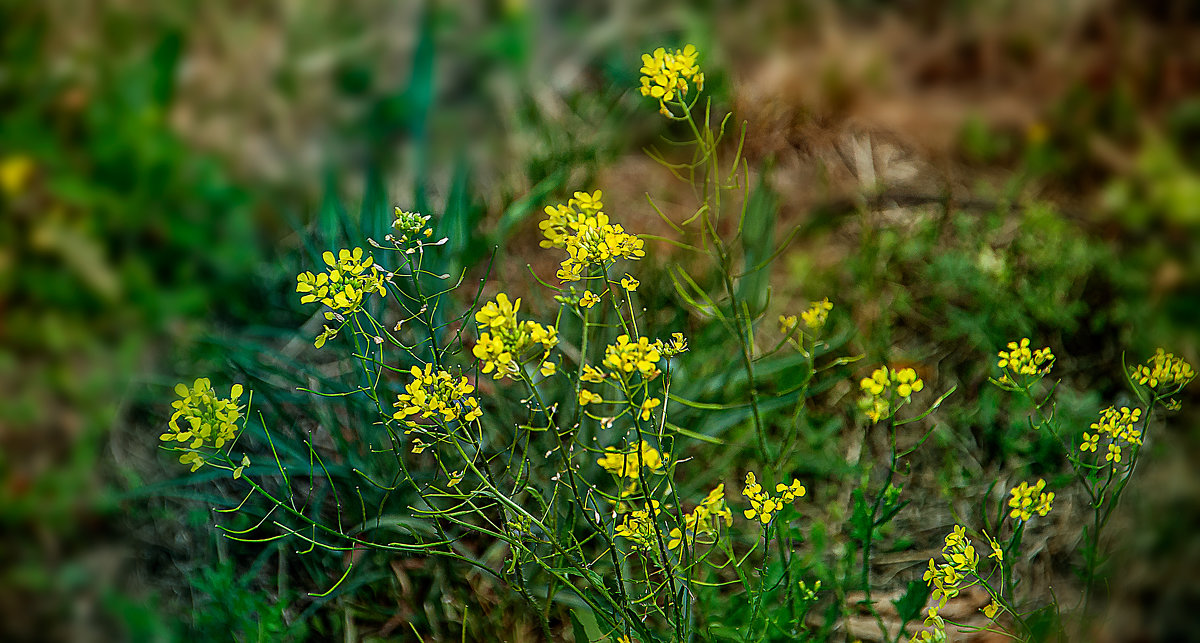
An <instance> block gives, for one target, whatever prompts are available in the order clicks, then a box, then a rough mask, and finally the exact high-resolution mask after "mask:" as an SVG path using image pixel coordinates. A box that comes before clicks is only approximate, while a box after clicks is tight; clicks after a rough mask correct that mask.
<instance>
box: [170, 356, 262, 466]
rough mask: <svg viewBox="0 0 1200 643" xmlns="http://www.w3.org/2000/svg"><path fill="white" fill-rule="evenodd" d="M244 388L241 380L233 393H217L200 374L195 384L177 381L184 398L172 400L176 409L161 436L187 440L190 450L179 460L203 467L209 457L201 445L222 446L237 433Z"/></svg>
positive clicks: (205, 447)
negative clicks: (224, 394) (202, 451)
mask: <svg viewBox="0 0 1200 643" xmlns="http://www.w3.org/2000/svg"><path fill="white" fill-rule="evenodd" d="M243 392H244V389H243V388H242V385H241V384H234V385H233V386H232V387H231V388H230V390H229V397H227V398H221V397H217V393H216V391H214V390H213V388H212V383H211V382H210V381H209V380H208V378H206V377H201V378H197V379H196V381H195V382H193V383H192V386H191V388H188V386H187V385H186V384H183V383H179V384H176V385H175V394H176V395H178V396H179V398H180V399H178V400H175V401H174V402H172V403H171V407H172V408H173V409H175V412H174V413H172V414H171V419H170V420H169V421H168V422H167V432H166V433H163V434H162V435H160V436H158V439H159V440H160V441H163V442H182V443H187V446H186V447H185V448H186V449H187V452H186V453H184V454H183V455H182V456H180V457H179V462H181V463H183V464H188V465H191V467H192V471H195V470H196V469H199V468H200V467H202V466H204V464H205V462H206V461H207V460H206V455H205V454H203V453H201V452H200V451H199V450H200V449H206V450H217V449H220V448H221V447H223V446H225V443H227V442H232V441H233V439H234V438H235V437H236V436H237V421H238V420H239V419H240V418H241V417H242V415H241V409H242V407H240V406H238V403H237V402H238V400H239V399H240V398H241V397H242V393H243ZM210 455H211V454H210ZM239 477H240V476H239Z"/></svg>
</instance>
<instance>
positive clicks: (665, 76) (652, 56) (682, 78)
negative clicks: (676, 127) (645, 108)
mask: <svg viewBox="0 0 1200 643" xmlns="http://www.w3.org/2000/svg"><path fill="white" fill-rule="evenodd" d="M696 53H697V52H696V48H695V47H694V46H692V45H687V46H685V47H684V48H683V49H673V50H667V49H665V48H663V47H659V48H658V49H655V50H654V51H653V52H652V53H649V54H642V68H641V73H642V77H641V88H640V90H641V92H642V95H643V96H649V97H651V98H654V99H655V100H657V101H658V105H659V111H661V112H663V113H664V114H670V113H671V112H670V110H669V108H668V107H667V103H668V102H671V101H672V100H675V99H676V97H677V96H678V97H679V99H680V100H682V99H683V98H684V97H686V96H687V93H688V83H692V84H694V85H695V86H696V91H703V89H704V73H703V72H701V71H700V67H699V66H697V65H696Z"/></svg>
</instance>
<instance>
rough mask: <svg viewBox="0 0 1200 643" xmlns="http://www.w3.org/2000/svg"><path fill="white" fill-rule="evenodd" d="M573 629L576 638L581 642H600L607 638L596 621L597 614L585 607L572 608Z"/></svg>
mask: <svg viewBox="0 0 1200 643" xmlns="http://www.w3.org/2000/svg"><path fill="white" fill-rule="evenodd" d="M571 629H572V630H573V631H574V632H575V640H576V641H577V642H579V643H582V642H583V641H587V642H588V643H600V642H602V641H605V640H607V638H606V637H605V636H604V634H603V633H602V632H601V631H600V624H599V623H597V622H596V615H595V614H592V613H591V612H589V611H587V610H583V609H573V610H571Z"/></svg>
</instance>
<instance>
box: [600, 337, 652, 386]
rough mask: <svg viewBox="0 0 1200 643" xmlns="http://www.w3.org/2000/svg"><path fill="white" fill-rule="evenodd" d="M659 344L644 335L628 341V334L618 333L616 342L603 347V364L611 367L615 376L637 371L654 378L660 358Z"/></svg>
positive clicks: (648, 377)
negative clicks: (633, 340) (651, 341)
mask: <svg viewBox="0 0 1200 643" xmlns="http://www.w3.org/2000/svg"><path fill="white" fill-rule="evenodd" d="M660 346H661V344H660V343H659V342H655V343H653V344H651V343H650V340H648V339H646V338H645V337H639V338H638V340H637V341H636V342H631V341H629V335H618V336H617V342H616V343H615V344H610V345H609V346H608V347H607V348H605V349H604V362H603V363H604V365H605V366H607V367H608V368H609V369H611V371H612V373H613V374H614V375H616V376H617V377H624V376H625V374H628V373H633V372H634V371H637V372H639V373H641V374H642V377H645V378H647V379H654V378H655V377H658V374H659V372H660V371H659V370H658V361H659V360H660V359H662V352H661V351H660V350H659V348H660Z"/></svg>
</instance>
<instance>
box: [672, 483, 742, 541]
mask: <svg viewBox="0 0 1200 643" xmlns="http://www.w3.org/2000/svg"><path fill="white" fill-rule="evenodd" d="M720 521H724V523H725V526H726V527H728V526H730V525H732V524H733V512H731V511H730V510H729V507H727V506H726V505H725V485H724V484H719V485H717V487H716V488H715V489H713V490H712V491H710V492H708V495H707V496H705V498H704V501H703V502H701V503H700V504H699V505H696V508H695V509H693V510H691V511H690V512H688V513H686V514H684V515H683V529H682V530H680V529H679V527H673V528H672V529H671V532H670V534H668V539H667V548H668V549H671V550H674V549H676V548H678V547H679V546H680V545H682V544H684V543H685V542H687V543H688V544H694V543H696V542H697V539H698V538H699V537H701V536H703V537H711V536H713V535H714V534H716V531H717V523H718V522H720ZM699 542H705V541H703V540H701V541H699ZM707 542H712V541H711V540H708V541H707Z"/></svg>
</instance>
